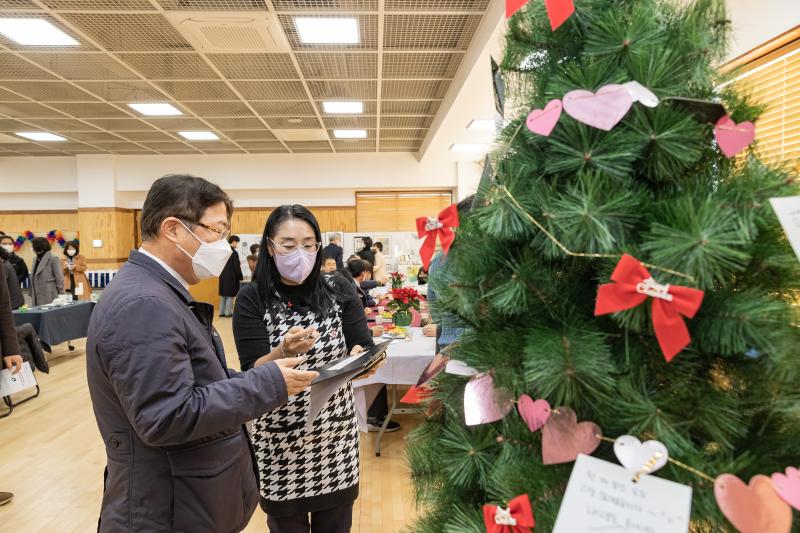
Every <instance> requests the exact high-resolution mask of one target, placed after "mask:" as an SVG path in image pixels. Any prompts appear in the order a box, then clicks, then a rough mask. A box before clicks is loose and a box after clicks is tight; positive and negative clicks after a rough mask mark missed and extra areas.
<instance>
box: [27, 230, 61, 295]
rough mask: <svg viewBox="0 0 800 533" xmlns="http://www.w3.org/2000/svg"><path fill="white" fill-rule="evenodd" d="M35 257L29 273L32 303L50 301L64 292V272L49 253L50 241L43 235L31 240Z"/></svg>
mask: <svg viewBox="0 0 800 533" xmlns="http://www.w3.org/2000/svg"><path fill="white" fill-rule="evenodd" d="M31 245H33V251H34V253H35V254H36V259H34V260H33V274H32V275H31V298H33V305H34V306H36V305H46V304H49V303H52V302H53V300H55V299H56V298H57V297H58V295H59V294H63V292H64V274H63V273H62V270H61V264H60V263H59V261H58V259H56V258H55V257H54V256H53V254H51V253H50V242H49V241H48V240H47V239H45V238H44V237H36V238H35V239H33V240H32V241H31Z"/></svg>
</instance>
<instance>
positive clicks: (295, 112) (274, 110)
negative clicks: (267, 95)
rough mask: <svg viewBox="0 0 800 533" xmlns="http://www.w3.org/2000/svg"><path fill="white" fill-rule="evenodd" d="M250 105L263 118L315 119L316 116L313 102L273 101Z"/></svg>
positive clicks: (257, 102)
mask: <svg viewBox="0 0 800 533" xmlns="http://www.w3.org/2000/svg"><path fill="white" fill-rule="evenodd" d="M250 105H251V106H253V109H255V110H256V113H258V114H259V115H262V116H265V117H267V116H271V117H281V116H285V117H313V116H316V112H315V111H314V106H313V105H311V102H301V101H299V100H283V101H282V100H273V101H265V102H259V101H255V100H253V101H251V102H250Z"/></svg>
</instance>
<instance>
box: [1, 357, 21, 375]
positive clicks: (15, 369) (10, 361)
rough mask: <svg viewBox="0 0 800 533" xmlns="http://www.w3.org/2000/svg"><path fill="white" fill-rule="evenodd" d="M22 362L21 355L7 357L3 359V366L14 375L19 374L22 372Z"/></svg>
mask: <svg viewBox="0 0 800 533" xmlns="http://www.w3.org/2000/svg"><path fill="white" fill-rule="evenodd" d="M23 362H24V361H23V360H22V356H21V355H7V356H5V357H3V364H5V367H6V368H7V369H9V370H11V373H12V374H19V373H20V371H21V370H22V363H23Z"/></svg>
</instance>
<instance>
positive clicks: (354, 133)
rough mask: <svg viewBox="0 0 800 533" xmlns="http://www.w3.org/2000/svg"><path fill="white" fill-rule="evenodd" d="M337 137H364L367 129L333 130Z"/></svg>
mask: <svg viewBox="0 0 800 533" xmlns="http://www.w3.org/2000/svg"><path fill="white" fill-rule="evenodd" d="M333 136H334V137H336V138H337V139H366V138H367V130H333Z"/></svg>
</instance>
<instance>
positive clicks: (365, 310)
mask: <svg viewBox="0 0 800 533" xmlns="http://www.w3.org/2000/svg"><path fill="white" fill-rule="evenodd" d="M364 314H365V315H366V316H369V315H371V314H372V309H370V308H369V307H365V308H364Z"/></svg>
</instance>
